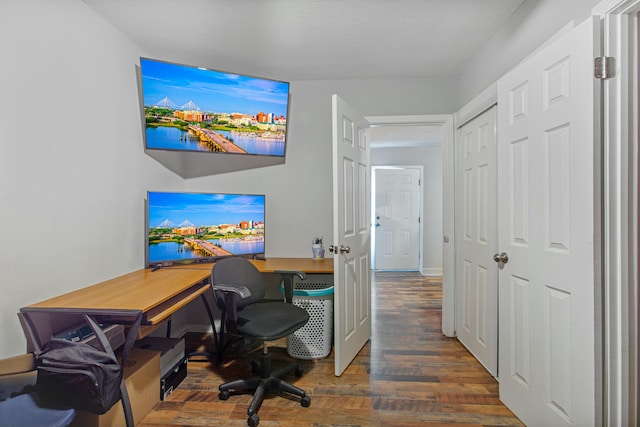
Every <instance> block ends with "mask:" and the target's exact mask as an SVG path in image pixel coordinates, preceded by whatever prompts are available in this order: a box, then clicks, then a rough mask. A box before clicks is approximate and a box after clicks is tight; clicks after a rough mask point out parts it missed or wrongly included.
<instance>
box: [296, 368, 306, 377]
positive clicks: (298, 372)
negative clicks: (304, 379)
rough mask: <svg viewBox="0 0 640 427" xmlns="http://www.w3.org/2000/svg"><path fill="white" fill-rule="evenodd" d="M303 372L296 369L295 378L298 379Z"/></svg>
mask: <svg viewBox="0 0 640 427" xmlns="http://www.w3.org/2000/svg"><path fill="white" fill-rule="evenodd" d="M303 372H304V371H303V370H302V368H296V370H295V372H294V373H295V374H296V377H298V378H300V377H301V376H302V373H303Z"/></svg>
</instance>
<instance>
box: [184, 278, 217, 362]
mask: <svg viewBox="0 0 640 427" xmlns="http://www.w3.org/2000/svg"><path fill="white" fill-rule="evenodd" d="M211 294H212V295H213V298H214V300H215V294H214V293H213V288H211ZM200 298H202V303H203V304H204V307H205V308H206V309H207V315H208V316H209V322H210V323H211V329H212V331H213V333H212V335H213V344H214V345H215V347H216V353H218V354H219V353H220V343H219V342H218V333H217V332H216V322H215V320H214V319H213V312H212V311H211V306H210V305H209V301H207V295H206V294H202V295H200ZM213 354H214V353H212V352H210V351H196V352H193V353H189V354H188V355H187V357H191V356H207V358H210V357H211V356H213Z"/></svg>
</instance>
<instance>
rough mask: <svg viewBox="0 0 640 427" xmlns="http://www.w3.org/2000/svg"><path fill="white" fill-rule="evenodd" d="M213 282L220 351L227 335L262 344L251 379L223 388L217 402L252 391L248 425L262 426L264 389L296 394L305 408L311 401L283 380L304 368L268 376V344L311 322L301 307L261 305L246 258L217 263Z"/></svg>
mask: <svg viewBox="0 0 640 427" xmlns="http://www.w3.org/2000/svg"><path fill="white" fill-rule="evenodd" d="M211 282H212V284H213V291H214V294H215V298H216V303H217V305H218V307H219V308H220V310H221V311H222V318H221V326H220V334H219V339H218V343H219V346H218V351H222V349H223V348H224V334H225V331H226V332H228V333H232V334H237V335H240V336H242V337H245V338H254V339H258V340H261V341H262V349H263V350H262V357H261V360H260V365H258V364H257V363H255V362H252V366H253V373H254V375H255V376H254V377H252V378H249V379H241V380H236V381H231V382H228V383H225V384H222V385H221V386H220V387H219V390H220V394H219V395H218V397H219V398H220V400H227V399H228V398H229V396H230V395H231V393H232V392H242V391H254V393H253V400H252V401H251V405H249V409H248V410H247V414H248V415H249V419H248V420H247V424H248V425H249V426H251V427H255V426H257V425H258V423H259V422H260V417H258V410H259V409H260V406H261V405H262V402H263V400H264V397H265V392H266V391H267V389H268V388H271V389H275V390H280V391H283V392H286V393H290V394H293V395H295V396H299V397H300V398H301V399H300V404H301V405H302V406H304V407H308V406H309V405H310V404H311V399H310V398H309V396H307V394H306V392H305V391H304V390H302V389H301V388H298V387H296V386H294V385H292V384H289V383H288V382H286V381H283V380H282V379H281V377H283V376H284V375H287V374H289V373H291V372H294V373H295V374H296V375H297V376H298V377H299V376H301V375H302V370H301V369H300V367H299V365H298V364H297V363H292V364H290V365H288V366H286V367H285V368H282V369H279V370H277V371H275V372H271V355H270V352H269V346H268V342H269V341H273V340H277V339H280V338H283V337H286V336H287V335H290V334H292V333H293V332H295V331H296V330H298V329H299V328H301V327H302V326H304V325H305V324H306V323H307V321H308V320H309V313H307V311H306V310H304V309H303V308H300V307H297V306H295V305H293V304H287V303H285V302H280V301H276V302H259V301H260V300H261V299H262V298H263V297H264V295H265V288H264V282H263V279H262V275H261V274H260V272H259V271H258V270H257V269H256V267H255V266H254V265H253V264H251V263H250V262H249V261H248V260H247V259H245V258H240V257H231V258H224V259H221V260H219V261H217V262H216V263H215V264H214V266H213V269H212V271H211Z"/></svg>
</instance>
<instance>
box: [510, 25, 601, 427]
mask: <svg viewBox="0 0 640 427" xmlns="http://www.w3.org/2000/svg"><path fill="white" fill-rule="evenodd" d="M596 27H597V22H596V21H595V20H592V19H589V20H588V21H586V22H584V23H582V24H580V25H579V26H577V27H576V28H574V29H573V30H571V31H569V32H568V33H566V34H565V35H563V36H562V37H560V38H559V39H557V40H555V41H554V42H553V43H551V44H550V45H548V46H546V47H545V48H543V49H541V50H540V51H538V52H537V53H536V54H534V55H533V56H532V57H530V58H529V59H527V60H526V61H525V62H524V63H522V64H521V65H519V66H518V67H516V68H515V69H514V70H513V71H511V72H509V73H508V74H507V75H505V76H504V77H503V78H502V79H500V81H499V82H498V183H499V184H498V188H499V191H498V195H499V197H498V218H499V221H498V222H499V224H500V231H499V240H500V250H501V251H504V252H506V253H507V254H508V257H509V260H508V262H507V263H505V264H503V265H502V266H501V270H500V273H499V275H500V277H499V279H500V303H499V304H500V314H499V322H500V334H499V337H500V350H499V364H500V398H501V400H502V401H503V402H504V403H505V404H506V405H507V406H508V407H509V408H510V409H511V410H512V411H513V412H514V413H515V414H516V415H517V416H518V417H519V418H520V419H521V420H522V421H523V422H524V423H525V424H527V425H528V426H531V427H534V426H562V425H573V426H580V427H588V426H593V425H594V424H595V421H596V416H595V413H596V411H595V409H594V408H595V406H596V402H595V363H596V362H595V352H596V350H595V347H594V341H595V335H594V328H595V324H594V321H595V311H594V292H595V289H594V287H595V274H594V268H595V251H594V238H595V223H594V217H595V216H594V206H595V205H594V185H595V184H594V167H595V162H594V152H595V146H594V133H595V129H596V128H597V126H596V123H597V122H596V121H595V117H598V116H597V114H596V113H597V112H598V110H599V108H598V106H597V104H596V100H597V99H596V97H595V93H596V91H595V88H596V85H599V82H598V81H597V80H596V79H594V77H593V58H594V57H595V56H597V50H598V49H596V47H599V40H598V35H599V31H597V30H596ZM596 158H597V157H596Z"/></svg>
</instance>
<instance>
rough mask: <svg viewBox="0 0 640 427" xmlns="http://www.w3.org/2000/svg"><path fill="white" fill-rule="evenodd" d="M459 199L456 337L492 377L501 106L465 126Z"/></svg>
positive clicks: (495, 340)
mask: <svg viewBox="0 0 640 427" xmlns="http://www.w3.org/2000/svg"><path fill="white" fill-rule="evenodd" d="M459 141H460V143H459V144H458V149H457V153H456V154H457V155H456V158H457V168H456V170H457V173H458V179H457V180H456V191H455V193H456V195H457V197H458V203H457V204H458V206H459V209H460V211H461V212H462V215H461V217H460V219H459V220H458V230H459V231H458V232H456V235H457V236H459V238H460V243H461V244H460V245H459V248H461V250H460V251H459V253H458V261H457V262H458V272H459V274H458V277H460V285H461V286H460V290H459V292H458V294H457V298H458V304H457V306H458V310H457V311H456V333H457V335H458V339H459V340H460V342H462V344H464V346H465V347H467V349H469V351H470V352H471V354H473V355H474V356H475V357H476V359H478V361H480V363H482V364H483V365H484V367H485V368H487V370H488V371H489V372H490V373H491V375H493V376H497V375H498V267H497V265H496V263H495V262H494V260H493V255H494V254H495V253H496V252H497V248H498V232H497V202H496V192H497V181H496V145H497V141H496V107H492V108H490V109H489V110H487V111H485V112H484V113H482V114H481V115H479V116H478V117H476V118H474V119H473V120H471V121H469V122H468V123H466V124H465V125H464V126H462V127H461V128H460V138H459Z"/></svg>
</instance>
